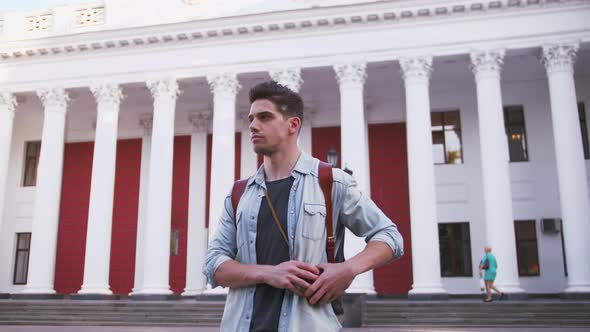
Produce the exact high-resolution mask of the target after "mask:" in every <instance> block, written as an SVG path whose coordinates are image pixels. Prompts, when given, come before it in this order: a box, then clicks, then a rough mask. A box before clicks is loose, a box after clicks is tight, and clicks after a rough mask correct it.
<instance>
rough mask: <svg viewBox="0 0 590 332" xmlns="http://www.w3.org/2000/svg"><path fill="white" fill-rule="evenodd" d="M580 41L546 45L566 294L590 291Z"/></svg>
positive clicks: (589, 224)
mask: <svg viewBox="0 0 590 332" xmlns="http://www.w3.org/2000/svg"><path fill="white" fill-rule="evenodd" d="M577 50H578V45H577V44H573V45H548V46H544V47H543V58H542V60H543V63H544V64H545V68H546V69H547V77H548V79H549V95H550V97H551V117H552V120H553V121H552V122H553V136H554V143H555V152H556V154H557V155H556V159H557V178H558V180H559V198H560V199H559V201H560V204H561V217H562V219H563V239H564V243H565V254H566V259H567V271H568V277H567V287H566V289H565V290H564V292H565V293H566V294H572V295H575V294H585V295H586V296H588V294H590V264H588V252H589V251H590V242H589V241H588V237H589V236H590V199H589V198H588V187H587V183H586V179H587V174H586V168H585V161H584V154H583V149H582V136H581V133H580V122H579V121H580V120H579V117H578V108H577V99H576V89H575V86H574V69H573V64H574V61H575V58H576V52H577Z"/></svg>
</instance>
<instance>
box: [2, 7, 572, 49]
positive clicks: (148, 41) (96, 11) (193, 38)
mask: <svg viewBox="0 0 590 332" xmlns="http://www.w3.org/2000/svg"><path fill="white" fill-rule="evenodd" d="M185 1H188V2H187V4H188V5H192V6H195V5H196V4H198V3H200V1H198V0H194V1H193V0H185ZM580 2H581V0H559V1H556V0H535V1H532V0H526V1H525V0H486V1H477V2H475V3H474V2H472V1H463V2H457V1H453V2H450V3H449V4H448V5H444V4H440V3H436V2H433V3H431V4H424V5H421V6H416V7H412V8H408V7H407V6H401V5H400V6H396V5H393V6H388V7H385V6H381V5H379V2H376V3H375V5H374V6H375V8H374V10H371V8H372V6H371V5H361V4H359V6H364V7H363V13H362V14H361V13H359V11H358V10H351V11H350V12H348V13H344V12H343V13H339V14H337V15H334V14H332V15H330V14H322V15H320V16H318V15H315V12H313V9H309V10H310V12H309V13H306V15H304V16H299V17H297V16H294V17H290V18H287V19H279V21H277V20H273V19H266V21H267V23H264V22H252V21H251V19H250V18H248V19H247V20H244V21H243V22H244V23H239V22H241V21H240V20H241V18H240V17H237V18H236V24H235V25H234V26H233V27H231V28H228V27H227V26H226V25H224V24H221V25H220V26H219V27H211V26H209V25H207V27H206V28H203V29H196V30H195V29H191V28H190V27H189V28H185V30H176V31H174V30H173V31H171V30H169V29H164V30H162V31H159V32H158V31H156V32H154V33H153V34H147V35H146V34H144V33H143V31H144V29H141V30H139V31H138V32H137V33H136V34H132V35H129V33H128V32H126V34H127V35H126V36H116V37H114V38H113V39H112V40H100V41H97V40H89V41H86V42H83V43H79V42H76V43H75V44H67V43H66V44H60V45H59V46H57V45H56V46H53V47H39V48H35V47H28V48H18V47H16V48H14V49H6V50H5V51H4V52H2V53H0V59H4V60H6V59H13V58H23V57H31V56H47V55H52V54H61V53H72V52H83V51H94V50H101V49H115V48H129V47H143V46H149V45H153V44H156V43H169V42H180V43H190V42H197V41H203V42H204V41H209V40H211V39H218V38H228V37H232V38H235V37H240V36H247V35H253V34H256V35H261V34H270V33H281V32H284V31H293V30H295V29H300V30H308V29H313V30H319V29H332V28H333V27H334V26H346V25H349V26H353V25H371V24H383V23H389V24H395V23H397V22H405V21H408V20H416V21H417V20H428V19H433V18H436V19H441V18H443V17H449V18H454V17H457V16H458V15H471V14H474V15H478V17H480V18H481V16H482V15H486V14H487V13H488V12H489V13H491V14H494V13H496V12H497V11H499V10H503V11H510V12H513V11H521V12H522V11H525V10H528V9H539V8H556V7H566V6H577V5H579V4H580ZM354 7H355V6H351V8H354ZM548 10H549V9H548ZM104 11H105V8H104V7H91V8H85V9H82V10H79V11H77V12H75V15H76V17H75V19H74V18H73V19H72V20H73V21H74V22H75V25H74V26H75V27H83V26H86V25H90V24H95V25H96V24H102V23H100V22H104ZM52 20H53V18H52V14H43V15H34V16H29V17H28V18H27V24H28V29H27V30H29V31H31V32H33V31H46V30H51V26H52Z"/></svg>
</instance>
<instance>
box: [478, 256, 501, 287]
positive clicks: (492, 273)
mask: <svg viewBox="0 0 590 332" xmlns="http://www.w3.org/2000/svg"><path fill="white" fill-rule="evenodd" d="M486 260H487V261H488V262H490V268H489V269H487V270H484V275H483V280H486V281H494V280H496V269H497V268H498V262H496V257H494V255H492V253H487V254H485V255H484V256H483V259H482V260H481V266H484V264H485V263H486Z"/></svg>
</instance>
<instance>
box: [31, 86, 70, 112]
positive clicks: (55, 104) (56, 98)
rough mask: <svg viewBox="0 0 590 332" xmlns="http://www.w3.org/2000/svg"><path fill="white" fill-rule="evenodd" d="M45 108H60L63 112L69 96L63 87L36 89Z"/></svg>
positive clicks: (56, 109)
mask: <svg viewBox="0 0 590 332" xmlns="http://www.w3.org/2000/svg"><path fill="white" fill-rule="evenodd" d="M37 95H38V96H39V98H40V99H41V102H42V103H43V106H44V107H45V110H48V109H50V110H54V111H58V110H61V111H63V112H64V113H65V111H66V108H67V106H68V101H70V97H69V96H68V94H67V92H66V90H65V89H63V88H53V89H41V90H38V91H37Z"/></svg>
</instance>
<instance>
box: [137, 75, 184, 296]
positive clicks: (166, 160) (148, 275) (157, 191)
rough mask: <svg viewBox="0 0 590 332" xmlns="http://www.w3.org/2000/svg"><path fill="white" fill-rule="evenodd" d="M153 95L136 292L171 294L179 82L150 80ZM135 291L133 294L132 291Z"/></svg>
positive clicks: (142, 293)
mask: <svg viewBox="0 0 590 332" xmlns="http://www.w3.org/2000/svg"><path fill="white" fill-rule="evenodd" d="M148 87H149V89H150V91H151V93H152V96H153V98H154V118H153V128H152V147H151V152H150V166H149V180H148V181H149V185H148V191H147V207H146V216H145V218H146V224H145V239H144V257H143V285H142V288H141V290H139V291H138V292H137V293H136V294H138V295H144V294H145V295H166V294H171V293H172V291H171V290H170V283H169V273H170V272H169V268H170V225H171V209H172V159H173V154H174V113H175V109H176V97H177V96H178V94H179V92H180V91H179V89H178V84H177V82H176V80H174V79H167V80H161V81H155V82H149V83H148ZM134 294H135V293H134Z"/></svg>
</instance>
